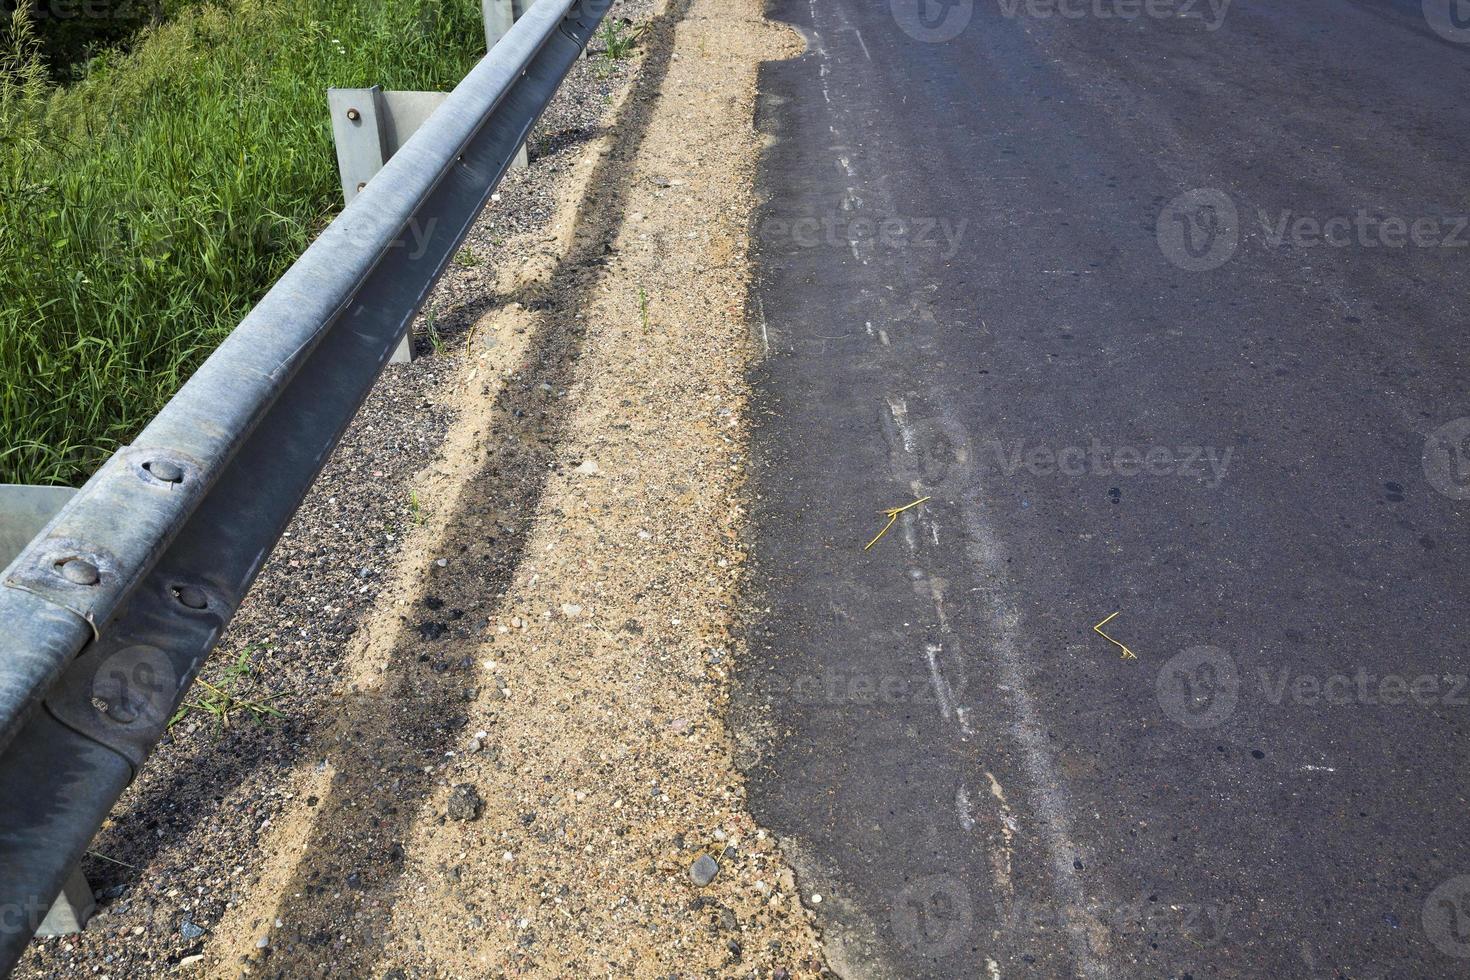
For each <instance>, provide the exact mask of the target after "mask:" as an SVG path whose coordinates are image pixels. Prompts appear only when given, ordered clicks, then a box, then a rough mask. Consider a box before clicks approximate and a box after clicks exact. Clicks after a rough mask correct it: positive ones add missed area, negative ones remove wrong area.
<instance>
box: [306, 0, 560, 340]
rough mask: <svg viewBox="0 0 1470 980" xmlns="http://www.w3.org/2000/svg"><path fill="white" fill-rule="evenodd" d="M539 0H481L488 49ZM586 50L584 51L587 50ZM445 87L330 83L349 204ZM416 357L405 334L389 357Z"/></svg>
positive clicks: (520, 161) (521, 157) (520, 164)
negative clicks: (416, 88) (391, 88)
mask: <svg viewBox="0 0 1470 980" xmlns="http://www.w3.org/2000/svg"><path fill="white" fill-rule="evenodd" d="M534 2H535V0H480V10H481V13H482V15H483V17H484V21H485V50H486V52H489V51H491V50H493V49H494V48H495V44H496V42H498V41H499V40H500V39H501V38H502V37H504V36H505V34H506V32H507V31H509V30H510V29H511V27H512V26H514V25H515V22H516V21H518V20H520V19H521V17H522V16H524V15H525V13H526V11H527V10H529V9H530V8H531V4H532V3H534ZM584 53H585V52H584ZM446 95H447V93H445V92H385V91H383V89H381V88H380V87H378V86H377V85H374V86H372V87H371V88H330V89H327V105H328V106H329V108H330V109H331V112H332V140H333V142H335V143H336V144H337V171H338V173H339V174H340V175H341V177H342V200H343V203H348V204H350V203H351V202H352V199H353V198H354V197H356V196H357V194H358V192H359V191H361V190H362V189H363V188H364V187H366V186H367V183H368V181H370V180H372V179H373V175H374V174H376V173H377V172H378V171H379V170H382V169H383V165H384V164H386V163H387V162H388V161H389V159H391V158H392V156H393V154H394V153H396V152H398V148H399V147H400V146H402V145H403V144H404V143H406V142H408V138H409V137H410V136H412V135H413V133H414V131H415V130H416V129H418V128H419V126H421V125H423V123H424V121H425V120H427V119H428V118H429V115H430V114H431V113H433V111H434V110H435V109H437V108H439V103H441V102H443V101H444V98H445V96H446ZM528 166H530V159H529V158H528V157H527V155H526V147H525V145H524V144H522V145H521V147H520V149H518V150H517V151H516V155H515V159H514V160H513V161H512V162H511V169H513V170H521V169H524V168H526V167H528ZM412 360H413V338H412V336H410V335H409V334H404V337H403V342H402V343H400V344H399V345H398V347H397V349H396V350H394V351H393V357H392V360H391V363H393V364H408V363H410V362H411V361H412Z"/></svg>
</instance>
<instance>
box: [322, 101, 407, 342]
mask: <svg viewBox="0 0 1470 980" xmlns="http://www.w3.org/2000/svg"><path fill="white" fill-rule="evenodd" d="M383 95H384V92H383V90H382V89H381V88H379V87H378V86H377V85H374V86H372V87H371V88H329V89H327V107H328V108H329V109H330V110H331V112H332V142H334V143H335V144H337V172H338V173H339V174H340V175H341V177H342V202H343V203H344V204H351V203H352V199H353V198H354V197H356V196H357V195H358V192H359V191H361V190H362V189H363V188H364V187H366V186H367V184H368V181H370V180H372V179H373V175H374V174H376V173H377V172H378V171H379V170H382V169H383V164H385V163H387V162H388V158H389V157H391V156H392V155H393V150H394V149H397V147H392V148H390V146H389V126H388V119H387V116H388V109H387V106H386V104H385V102H384V99H383ZM412 360H413V338H412V336H410V334H407V333H406V334H404V335H403V342H402V343H400V344H399V345H398V347H397V349H395V350H394V351H393V358H392V363H394V364H408V363H409V362H411V361H412Z"/></svg>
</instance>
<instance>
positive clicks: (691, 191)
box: [17, 0, 825, 977]
mask: <svg viewBox="0 0 1470 980" xmlns="http://www.w3.org/2000/svg"><path fill="white" fill-rule="evenodd" d="M609 16H610V17H626V18H629V19H630V20H632V21H633V22H634V23H635V24H640V25H647V26H646V30H645V31H644V33H643V34H642V37H641V41H640V46H639V52H638V54H637V55H636V56H635V58H633V59H629V60H627V61H618V62H609V61H608V60H607V59H599V58H593V59H589V60H587V61H584V62H581V63H579V64H578V66H576V68H575V69H574V71H573V74H572V75H571V76H570V77H569V79H568V81H567V83H566V85H565V86H564V88H563V92H562V94H561V95H560V96H559V97H558V99H557V101H556V102H555V103H554V104H553V106H552V108H551V110H549V112H548V114H547V116H546V118H545V119H543V121H542V124H541V125H540V126H539V127H538V131H537V133H536V134H535V136H533V139H532V144H531V155H532V167H531V169H530V170H529V171H526V172H522V173H518V174H513V175H512V176H511V177H509V178H508V179H507V180H506V182H505V183H504V184H503V186H502V188H501V190H500V193H499V195H498V199H497V200H496V201H495V203H494V204H492V206H491V208H489V209H488V210H487V212H486V214H485V215H484V216H482V219H481V221H480V222H479V225H478V226H477V228H476V230H475V232H474V233H473V235H472V237H471V239H470V241H469V242H468V243H467V247H466V250H465V252H464V254H463V255H462V256H461V261H459V262H457V263H456V265H455V267H454V268H453V269H451V271H450V273H449V275H448V276H447V277H446V279H445V281H444V282H443V283H441V285H440V287H439V289H438V290H437V291H436V293H435V295H434V297H433V298H432V300H431V302H430V304H429V307H428V309H427V310H426V313H425V316H424V317H422V318H421V322H420V323H419V324H418V325H417V327H416V335H417V338H418V340H417V346H418V348H419V351H420V353H422V354H425V355H427V356H425V357H423V358H422V359H421V360H419V361H416V362H415V363H414V364H413V365H410V366H407V367H403V368H394V369H391V370H390V371H389V373H388V374H387V375H385V377H384V378H383V380H382V381H381V382H380V384H379V385H378V387H377V389H376V390H375V392H374V394H373V396H372V398H371V400H370V402H369V404H368V405H367V406H365V408H364V409H363V411H362V413H361V414H360V416H359V418H358V419H357V421H356V422H355V423H354V425H353V427H352V429H351V430H350V432H349V434H348V436H347V437H346V439H345V440H344V443H343V445H342V446H341V447H340V448H339V450H338V451H337V453H336V454H335V455H334V458H333V460H332V461H331V463H330V464H329V466H328V469H327V470H326V472H325V473H324V474H323V476H322V478H321V480H320V481H319V482H318V485H317V487H316V489H315V490H314V492H313V494H312V496H311V497H310V498H309V499H308V500H307V502H306V503H305V504H304V505H303V508H302V510H301V512H300V513H299V514H298V516H297V519H296V520H295V522H294V523H293V525H292V528H291V530H290V531H289V532H288V535H287V537H286V538H284V539H283V541H282V542H281V545H280V546H279V547H278V548H277V550H276V552H275V554H274V555H273V557H272V559H271V561H270V563H269V564H268V566H267V568H266V570H265V572H264V573H263V574H262V577H261V579H260V581H259V582H258V583H257V585H256V587H255V589H254V590H253V592H252V594H251V596H250V598H249V599H248V600H247V603H246V604H245V607H244V608H243V609H242V611H241V613H240V615H239V617H238V618H237V620H236V622H235V623H234V624H233V625H232V626H231V629H230V631H229V634H228V636H227V638H226V640H225V642H224V643H223V644H222V645H221V649H220V651H219V652H218V653H217V655H216V657H215V658H214V662H213V663H212V665H211V666H210V668H209V669H208V670H207V671H206V677H207V678H208V679H209V680H210V681H211V682H212V683H214V684H215V685H216V686H221V687H224V688H226V689H228V690H231V691H233V692H234V693H235V694H236V696H237V697H238V699H240V700H241V701H244V702H254V703H256V704H268V705H269V706H270V708H271V710H272V711H273V712H276V713H275V714H265V715H263V716H262V717H259V718H253V717H252V711H251V709H250V708H249V707H248V706H246V705H243V704H239V703H237V704H236V706H235V710H234V713H233V715H232V717H231V718H230V720H229V722H228V724H226V723H225V722H224V721H223V720H222V719H220V718H218V717H216V716H214V715H213V714H211V713H210V712H209V711H206V710H204V709H203V708H202V707H196V708H194V709H192V710H191V711H189V712H188V713H187V714H185V715H184V716H183V717H182V718H181V719H180V721H179V722H178V724H176V725H175V727H174V728H173V729H172V730H171V732H170V734H169V736H167V738H166V739H165V741H164V743H163V744H162V745H161V746H160V748H159V750H158V752H157V753H156V755H155V757H154V758H153V759H152V760H151V761H150V763H149V765H148V766H147V767H146V769H145V771H144V773H143V774H142V776H141V777H140V779H139V781H138V783H137V784H136V785H135V786H134V787H133V788H132V790H130V792H129V794H128V795H127V797H126V798H125V799H124V800H123V802H122V803H121V804H120V805H119V807H118V808H117V810H116V811H115V813H114V816H113V818H112V820H111V821H110V822H109V824H108V826H107V827H105V828H104V831H103V833H102V834H101V835H100V836H99V838H98V840H97V842H96V844H95V845H94V857H93V858H92V859H90V860H89V861H88V863H87V865H86V868H85V870H86V871H87V873H88V875H89V878H90V880H91V881H92V883H93V885H94V887H95V888H96V889H97V890H98V892H99V897H100V907H101V911H100V914H99V916H98V917H97V918H96V919H95V921H94V925H93V926H92V928H90V929H89V930H88V932H87V933H86V934H84V935H82V936H79V937H71V938H67V939H62V940H46V941H38V942H37V943H35V944H34V945H33V947H32V949H31V951H30V953H29V954H28V956H27V959H26V961H25V963H24V964H23V966H22V967H21V968H20V969H19V970H18V971H17V976H25V977H41V976H59V975H80V974H82V973H87V974H96V975H106V976H109V977H124V976H156V975H159V974H161V973H165V972H184V973H189V974H196V973H205V974H208V975H216V976H231V977H234V976H240V975H266V976H297V975H303V976H304V975H333V976H339V975H342V976H396V977H417V976H424V977H427V976H502V975H512V974H513V975H533V976H542V975H545V976H553V975H554V976H566V975H584V974H591V973H594V972H595V973H600V974H620V975H637V976H655V975H658V976H667V975H669V974H671V973H708V974H709V975H753V976H778V977H779V976H786V975H790V976H802V975H815V974H817V973H820V972H823V971H824V969H825V966H824V959H823V952H822V945H821V942H820V939H819V937H818V935H817V934H816V931H815V929H814V927H813V925H812V922H813V919H812V915H811V913H810V911H809V910H808V909H807V908H806V907H804V905H803V901H802V899H803V896H802V895H801V894H800V893H799V891H798V888H797V883H796V881H795V880H794V878H793V876H792V873H791V871H790V869H789V867H788V865H787V864H786V862H785V861H784V860H783V858H782V855H781V853H780V851H779V849H778V848H777V846H776V842H775V841H774V840H773V839H772V838H771V837H770V835H768V834H766V833H765V832H764V831H762V830H761V829H760V828H759V827H757V826H756V825H755V824H754V822H753V821H752V819H751V818H750V816H749V814H748V812H747V811H746V807H745V790H744V784H743V780H742V777H741V776H740V775H739V773H738V771H737V769H736V767H735V765H734V762H733V755H734V746H733V742H732V739H731V735H730V733H729V731H728V729H727V727H726V722H725V713H726V709H727V707H728V686H729V674H730V671H731V669H732V667H733V662H734V658H735V657H736V656H737V651H736V649H735V647H734V645H733V643H732V640H731V630H732V623H733V618H734V607H735V602H736V596H737V594H738V588H739V582H740V576H741V575H742V568H743V561H744V548H743V544H742V542H743V541H744V539H745V531H744V520H745V508H744V506H743V503H742V496H741V494H742V492H743V479H744V467H745V464H746V452H747V444H746V429H747V424H746V421H747V420H746V397H747V391H746V387H747V386H746V380H745V377H746V371H747V369H748V367H749V363H750V360H751V358H752V357H753V356H754V351H753V348H752V344H751V340H750V337H749V335H748V328H747V318H746V309H745V303H746V297H747V286H748V279H749V270H748V267H747V245H748V243H747V232H748V227H747V223H748V220H749V214H750V210H751V205H752V193H753V192H752V187H753V173H754V167H755V163H756V159H757V156H758V152H759V142H758V137H757V135H756V134H755V133H754V132H753V130H752V128H751V118H752V112H753V103H754V96H755V72H756V67H757V65H758V63H759V62H760V61H761V60H762V59H769V58H779V57H786V56H789V55H791V54H793V53H794V52H795V50H796V49H797V48H798V46H799V42H798V41H796V39H795V37H794V35H792V34H790V33H789V32H787V31H785V30H784V29H780V28H777V27H775V26H773V25H771V24H769V23H767V22H766V21H764V20H763V19H762V18H761V16H760V5H759V2H758V0H723V2H715V0H660V2H654V0H633V2H623V3H619V4H617V5H615V6H614V8H613V11H612V12H611V13H610V14H609ZM196 693H198V695H199V697H198V698H197V699H194V700H195V703H196V705H202V704H203V703H204V702H205V698H204V693H205V692H202V691H201V692H196ZM256 713H258V712H256ZM709 861H713V862H714V867H715V868H716V869H717V870H716V871H715V874H714V878H713V880H712V881H710V882H709V883H708V884H705V885H700V884H697V883H696V882H695V880H693V878H694V875H695V873H696V871H705V872H707V871H708V870H709V869H710V864H709ZM696 865H697V869H696ZM806 898H807V899H808V900H809V899H810V896H806Z"/></svg>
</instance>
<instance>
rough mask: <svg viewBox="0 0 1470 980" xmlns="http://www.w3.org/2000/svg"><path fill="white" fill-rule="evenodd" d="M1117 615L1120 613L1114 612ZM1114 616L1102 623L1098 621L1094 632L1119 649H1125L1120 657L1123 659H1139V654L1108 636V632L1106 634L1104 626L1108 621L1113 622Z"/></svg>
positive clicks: (1093, 629)
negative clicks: (1103, 629)
mask: <svg viewBox="0 0 1470 980" xmlns="http://www.w3.org/2000/svg"><path fill="white" fill-rule="evenodd" d="M1120 611H1121V610H1120ZM1116 615H1118V613H1113V616H1116ZM1113 616H1109V617H1108V618H1107V619H1105V620H1103V621H1102V622H1101V623H1098V624H1097V625H1096V626H1094V627H1093V628H1092V631H1093V632H1094V633H1096V634H1097V635H1098V636H1100V637H1102V638H1103V639H1104V640H1107V641H1108V642H1109V643H1111V644H1112V645H1113V646H1115V647H1117V648H1118V649H1119V650H1122V651H1123V656H1122V657H1121V658H1119V659H1122V660H1137V659H1138V654H1136V653H1134V652H1133V651H1132V650H1130V649H1128V648H1127V647H1125V646H1124V645H1123V644H1121V643H1119V642H1118V641H1117V640H1115V639H1113V638H1112V637H1111V636H1108V634H1106V633H1104V632H1103V631H1102V628H1103V627H1104V626H1106V625H1108V623H1110V622H1112V620H1113Z"/></svg>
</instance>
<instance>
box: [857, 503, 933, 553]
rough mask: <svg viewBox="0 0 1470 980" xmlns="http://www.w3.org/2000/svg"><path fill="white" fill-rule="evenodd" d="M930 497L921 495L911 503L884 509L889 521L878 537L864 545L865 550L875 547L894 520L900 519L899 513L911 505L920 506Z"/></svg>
mask: <svg viewBox="0 0 1470 980" xmlns="http://www.w3.org/2000/svg"><path fill="white" fill-rule="evenodd" d="M928 499H929V498H928V497H920V498H919V499H918V500H915V501H914V502H913V503H911V504H904V505H903V506H902V507H890V508H889V509H888V510H885V511H882V513H883V514H886V515H887V516H888V523H887V524H884V525H883V530H881V531H879V532H878V537H877V538H874V539H873V540H871V541H869V542H868V543H867V544H865V545H863V550H864V551H867V550H868V549H869V548H871V547H873V545H875V544H877V543H878V538H881V537H883V535H885V534H887V533H888V529H889V528H890V527H892V526H893V522H894V521H896V520H898V515H899V514H902V513H903V512H904V511H906V510H908V509H909V508H910V507H917V506H919V505H920V504H922V503H923V502H924V501H926V500H928Z"/></svg>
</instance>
